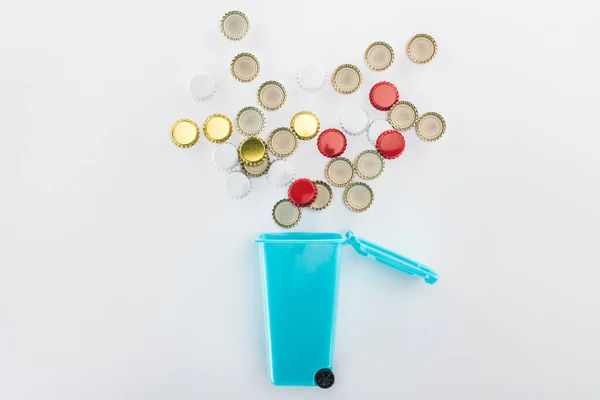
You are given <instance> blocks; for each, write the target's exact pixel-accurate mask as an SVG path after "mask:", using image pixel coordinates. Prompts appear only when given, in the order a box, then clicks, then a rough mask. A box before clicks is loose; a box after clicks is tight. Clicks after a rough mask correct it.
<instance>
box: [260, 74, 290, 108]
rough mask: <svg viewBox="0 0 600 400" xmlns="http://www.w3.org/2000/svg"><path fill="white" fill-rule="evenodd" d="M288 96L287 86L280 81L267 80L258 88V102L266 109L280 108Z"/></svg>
mask: <svg viewBox="0 0 600 400" xmlns="http://www.w3.org/2000/svg"><path fill="white" fill-rule="evenodd" d="M286 98H287V94H286V92H285V88H284V87H283V85H282V84H281V83H279V82H276V81H267V82H265V83H263V84H262V85H260V87H259V88H258V102H259V103H260V105H261V106H262V107H263V108H264V109H266V110H270V111H273V110H277V109H280V108H281V106H283V104H284V103H285V100H286Z"/></svg>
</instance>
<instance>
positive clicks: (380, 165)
mask: <svg viewBox="0 0 600 400" xmlns="http://www.w3.org/2000/svg"><path fill="white" fill-rule="evenodd" d="M384 168H385V160H384V159H383V157H382V156H381V154H379V152H377V151H375V150H365V151H363V152H362V153H360V154H359V155H358V156H356V159H355V160H354V170H355V171H356V174H357V175H358V176H360V177H361V178H363V179H367V180H371V179H375V178H377V177H378V176H379V175H381V173H382V172H383V169H384Z"/></svg>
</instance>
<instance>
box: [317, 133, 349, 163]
mask: <svg viewBox="0 0 600 400" xmlns="http://www.w3.org/2000/svg"><path fill="white" fill-rule="evenodd" d="M317 148H318V149H319V151H320V152H321V154H323V155H324V156H325V157H327V158H335V157H339V156H341V155H342V154H343V153H344V151H345V150H346V136H345V135H344V134H343V133H342V131H340V130H339V129H334V128H330V129H325V130H324V131H323V132H321V134H320V135H319V138H318V139H317Z"/></svg>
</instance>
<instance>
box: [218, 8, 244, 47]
mask: <svg viewBox="0 0 600 400" xmlns="http://www.w3.org/2000/svg"><path fill="white" fill-rule="evenodd" d="M249 29H250V21H249V20H248V17H246V15H245V14H244V13H243V12H241V11H229V12H228V13H227V14H225V15H224V16H223V18H222V19H221V32H223V35H225V37H226V38H227V39H229V40H240V39H241V38H243V37H244V36H246V34H247V33H248V30H249Z"/></svg>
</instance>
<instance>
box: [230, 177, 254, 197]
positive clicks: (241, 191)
mask: <svg viewBox="0 0 600 400" xmlns="http://www.w3.org/2000/svg"><path fill="white" fill-rule="evenodd" d="M251 189H252V184H251V183H250V179H249V178H248V177H247V176H246V175H244V174H243V173H242V172H240V171H235V172H232V173H230V174H229V175H227V177H226V178H225V192H226V193H227V195H228V196H229V197H231V198H232V199H236V200H237V199H243V198H244V197H246V196H247V195H248V193H250V190H251Z"/></svg>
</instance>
